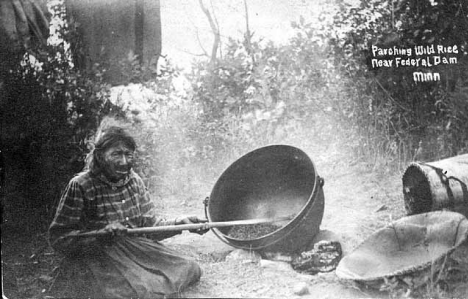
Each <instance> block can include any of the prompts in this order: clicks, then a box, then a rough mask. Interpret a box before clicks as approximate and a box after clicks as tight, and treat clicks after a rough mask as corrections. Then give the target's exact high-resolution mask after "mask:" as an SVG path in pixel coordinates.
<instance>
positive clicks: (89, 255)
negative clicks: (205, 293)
mask: <svg viewBox="0 0 468 299" xmlns="http://www.w3.org/2000/svg"><path fill="white" fill-rule="evenodd" d="M112 222H120V223H122V224H124V225H125V226H127V227H129V228H135V227H149V226H163V225H173V224H174V221H166V220H164V219H161V218H159V217H157V215H156V211H155V208H154V205H153V203H152V202H151V200H150V198H149V195H148V191H147V190H146V188H145V186H144V183H143V180H142V179H141V178H140V177H139V176H138V175H137V174H136V173H135V172H133V171H132V172H131V173H130V175H129V176H128V177H127V178H126V179H124V180H121V181H119V182H117V183H112V182H110V181H108V180H107V179H106V178H105V177H104V176H103V175H98V176H95V175H93V174H91V173H90V172H85V173H82V174H80V175H78V176H76V177H74V178H73V179H72V180H71V181H70V183H69V184H68V186H67V188H66V189H65V191H64V193H63V195H62V198H61V200H60V203H59V206H58V208H57V212H56V215H55V218H54V220H53V222H52V224H51V226H50V228H49V235H50V243H51V245H52V247H53V248H54V249H55V250H57V251H60V252H62V253H63V254H64V255H65V258H64V260H63V263H62V265H61V267H60V273H59V276H58V278H57V280H56V281H55V283H54V285H53V287H52V295H53V296H57V297H72V298H77V297H87V298H89V297H90V298H158V297H164V296H168V295H171V294H175V293H177V292H179V291H181V290H182V289H183V288H185V287H187V286H188V285H190V284H192V283H194V282H196V281H198V280H199V279H200V276H201V270H200V268H199V266H198V265H197V264H196V263H195V262H194V261H192V260H190V259H187V258H183V257H180V256H179V255H178V254H177V253H176V252H174V251H172V250H170V249H169V248H167V247H165V246H163V245H162V244H160V243H158V242H157V241H154V240H151V239H148V238H146V237H145V236H138V237H135V236H117V237H97V238H94V239H91V240H87V242H84V240H83V239H84V238H62V237H63V236H64V235H66V234H69V233H78V232H83V231H88V230H95V229H101V228H103V227H105V226H106V225H107V224H109V223H112ZM173 235H174V233H169V234H168V233H166V234H164V235H159V236H156V238H157V239H158V240H161V239H164V238H167V237H170V236H173Z"/></svg>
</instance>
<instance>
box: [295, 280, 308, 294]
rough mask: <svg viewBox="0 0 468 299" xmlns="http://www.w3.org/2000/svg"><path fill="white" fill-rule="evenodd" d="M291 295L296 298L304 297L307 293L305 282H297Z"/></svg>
mask: <svg viewBox="0 0 468 299" xmlns="http://www.w3.org/2000/svg"><path fill="white" fill-rule="evenodd" d="M293 293H294V294H295V295H298V296H302V295H306V294H308V293H309V287H308V286H307V283H305V282H299V283H297V284H295V285H294V287H293Z"/></svg>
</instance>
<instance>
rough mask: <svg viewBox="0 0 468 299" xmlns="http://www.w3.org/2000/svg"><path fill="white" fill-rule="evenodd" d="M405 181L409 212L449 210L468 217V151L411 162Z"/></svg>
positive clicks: (406, 206) (407, 210) (406, 201)
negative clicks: (436, 159)
mask: <svg viewBox="0 0 468 299" xmlns="http://www.w3.org/2000/svg"><path fill="white" fill-rule="evenodd" d="M402 180H403V195H404V201H405V209H406V212H407V213H408V215H413V214H419V213H425V212H430V211H436V210H442V209H448V210H451V211H455V212H459V213H461V214H464V215H465V216H468V188H467V186H468V154H465V155H459V156H455V157H452V158H448V159H444V160H440V161H435V162H428V163H411V164H410V165H409V166H408V167H407V169H406V170H405V173H404V174H403V179H402Z"/></svg>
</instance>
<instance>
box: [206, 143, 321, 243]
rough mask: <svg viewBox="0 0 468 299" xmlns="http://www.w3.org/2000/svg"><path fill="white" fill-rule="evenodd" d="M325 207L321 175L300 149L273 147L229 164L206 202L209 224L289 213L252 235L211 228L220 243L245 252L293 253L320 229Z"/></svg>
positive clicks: (310, 239) (281, 146) (280, 215)
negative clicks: (260, 233) (240, 235)
mask: <svg viewBox="0 0 468 299" xmlns="http://www.w3.org/2000/svg"><path fill="white" fill-rule="evenodd" d="M323 210H324V195H323V179H322V178H320V177H319V176H318V175H317V172H316V170H315V166H314V164H313V162H312V161H311V159H310V158H309V157H308V156H307V155H306V154H305V153H304V152H303V151H301V150H300V149H298V148H295V147H292V146H287V145H271V146H267V147H263V148H259V149H257V150H254V151H252V152H250V153H248V154H246V155H245V156H243V157H241V158H240V159H238V160H237V161H235V162H234V163H233V164H232V165H231V166H229V167H228V168H227V169H226V170H225V171H224V173H223V174H222V175H221V177H220V178H219V179H218V181H217V182H216V184H215V186H214V188H213V190H212V192H211V195H210V197H209V198H208V200H207V202H206V206H205V212H206V216H207V218H208V220H209V221H210V222H221V221H232V220H247V219H257V218H275V217H287V216H291V215H293V217H292V218H290V219H291V220H288V221H284V222H282V223H279V225H280V226H278V227H279V228H278V229H277V230H275V231H273V232H271V233H269V234H266V235H264V236H260V237H258V238H253V239H237V238H233V237H230V236H229V235H228V233H229V230H230V228H228V227H227V228H214V229H213V232H214V233H215V234H216V236H218V238H219V239H221V240H222V241H223V242H226V243H227V244H229V245H231V246H233V247H236V248H242V249H247V250H263V251H280V252H294V251H299V250H300V249H302V248H304V247H305V246H307V245H308V244H310V242H311V241H312V239H313V238H314V236H315V235H316V234H317V233H318V232H319V229H320V224H321V222H322V217H323Z"/></svg>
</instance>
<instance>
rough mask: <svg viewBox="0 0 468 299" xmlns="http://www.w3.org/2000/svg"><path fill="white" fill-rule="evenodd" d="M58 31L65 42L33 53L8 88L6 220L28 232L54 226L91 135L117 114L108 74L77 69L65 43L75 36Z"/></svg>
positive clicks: (12, 76) (58, 9)
mask: <svg viewBox="0 0 468 299" xmlns="http://www.w3.org/2000/svg"><path fill="white" fill-rule="evenodd" d="M53 8H54V9H55V11H56V14H57V15H59V16H60V14H63V10H61V7H60V6H55V7H53ZM57 33H58V34H61V35H62V38H63V40H62V41H61V42H60V43H58V44H55V45H49V46H46V47H40V48H34V49H31V50H30V51H28V53H27V54H26V55H25V56H24V59H23V61H22V62H21V64H20V65H18V66H17V68H16V69H14V70H12V71H11V72H10V76H8V78H7V80H6V81H5V84H4V86H5V95H6V96H5V98H4V99H3V100H2V103H1V105H2V107H1V110H2V112H3V116H2V139H3V142H4V143H5V145H6V147H5V150H4V154H5V159H6V162H7V165H8V169H7V172H8V173H9V177H10V180H11V181H10V184H9V188H10V190H8V191H9V192H8V193H7V194H8V198H7V199H6V200H5V202H6V205H7V206H6V207H5V210H6V213H5V217H6V218H7V221H10V222H11V223H12V224H16V225H17V226H20V227H23V228H26V229H28V228H40V227H43V225H48V224H49V223H50V221H51V217H52V216H53V214H54V209H55V207H56V205H57V203H58V199H59V197H60V192H61V190H62V189H63V187H64V186H65V184H66V183H67V181H68V180H69V179H70V178H71V176H72V175H73V174H75V173H76V172H79V171H80V170H81V169H82V167H83V158H84V155H85V153H86V151H87V146H86V141H87V139H88V137H89V135H90V133H91V132H93V131H94V130H95V129H96V128H97V126H98V124H99V122H100V119H101V118H102V116H103V115H104V114H107V113H109V112H110V111H111V110H112V106H111V105H109V103H108V102H107V93H108V85H107V84H106V83H104V81H103V79H102V77H103V71H102V70H101V69H100V67H99V66H95V68H94V69H93V70H91V71H89V72H86V71H79V70H77V69H76V68H74V67H73V64H72V63H71V62H70V60H69V59H68V57H69V49H68V48H67V43H66V42H65V41H64V40H67V38H69V37H70V36H72V34H73V32H70V31H68V30H67V27H66V26H65V25H64V24H62V26H61V27H60V26H59V28H58V32H57Z"/></svg>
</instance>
